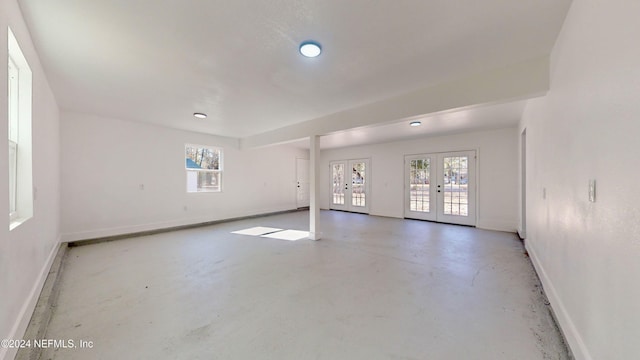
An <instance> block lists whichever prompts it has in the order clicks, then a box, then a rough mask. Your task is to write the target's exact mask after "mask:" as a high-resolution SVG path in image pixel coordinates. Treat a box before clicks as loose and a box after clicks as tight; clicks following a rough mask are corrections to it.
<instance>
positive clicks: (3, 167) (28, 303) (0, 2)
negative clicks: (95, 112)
mask: <svg viewBox="0 0 640 360" xmlns="http://www.w3.org/2000/svg"><path fill="white" fill-rule="evenodd" d="M0 9H1V10H2V11H0V53H1V54H2V55H1V56H0V58H1V60H0V68H2V69H7V58H8V56H7V27H8V26H9V27H11V30H12V31H13V33H14V35H15V37H16V39H17V40H18V43H19V45H20V48H21V50H22V53H23V54H24V56H25V58H26V59H27V62H28V63H29V67H30V68H31V71H32V74H33V79H32V90H33V96H32V164H33V188H34V189H33V190H34V202H33V206H34V208H33V209H34V214H33V217H32V218H30V219H29V220H27V221H26V222H24V223H22V224H21V225H20V226H18V227H17V228H15V229H13V230H11V231H9V217H8V216H7V215H5V216H4V217H3V218H2V220H1V221H0V235H1V236H0V292H1V293H2V295H1V296H0V338H2V339H20V338H22V335H23V334H24V331H25V329H26V326H27V324H28V322H29V319H30V318H31V313H32V312H33V309H34V307H35V304H36V301H37V298H38V295H39V294H40V290H41V289H42V285H43V284H44V280H45V278H46V276H47V273H48V271H49V267H50V264H51V261H52V260H53V256H54V255H55V251H56V249H57V244H58V241H59V237H58V235H59V219H60V192H59V190H60V172H59V167H60V160H59V159H60V156H59V154H60V143H59V110H58V105H57V103H56V100H55V97H54V95H53V92H52V91H51V89H50V87H49V83H48V81H47V78H46V76H45V73H44V70H43V68H42V66H41V64H40V60H39V58H38V54H37V52H36V50H35V48H34V46H33V43H32V41H31V38H30V36H29V31H28V29H27V27H26V25H25V24H24V20H23V18H22V14H21V13H20V8H19V6H18V3H17V2H16V1H14V0H0ZM0 84H5V85H4V86H0V98H1V99H7V86H6V84H7V71H6V70H3V71H0ZM7 111H8V110H7V102H6V101H0V114H5V115H4V116H2V117H1V118H2V119H6V114H7ZM0 138H2V139H7V125H6V123H3V125H2V126H0ZM7 149H8V147H7V146H0V189H8V188H9V184H8V179H9V175H8V163H7V160H8V158H9V155H8V153H7ZM8 197H9V196H8V192H3V195H2V199H3V200H2V204H3V206H4V209H5V210H4V213H5V214H8V213H9V211H8V210H9V201H8ZM15 352H16V349H5V348H0V359H5V358H6V359H12V358H13V357H14V355H15Z"/></svg>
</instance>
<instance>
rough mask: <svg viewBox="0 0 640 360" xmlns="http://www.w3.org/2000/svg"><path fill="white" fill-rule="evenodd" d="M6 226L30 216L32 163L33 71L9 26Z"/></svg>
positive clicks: (31, 206) (11, 226)
mask: <svg viewBox="0 0 640 360" xmlns="http://www.w3.org/2000/svg"><path fill="white" fill-rule="evenodd" d="M7 32H8V53H9V58H8V69H7V75H8V77H7V89H8V98H7V105H8V106H7V107H8V114H7V119H8V126H9V131H8V134H9V136H8V145H9V229H14V228H15V227H17V226H18V225H20V224H22V223H23V222H24V221H26V220H27V219H29V218H31V217H32V216H33V185H32V183H33V180H32V163H31V143H32V139H31V96H32V83H31V79H32V74H31V69H30V68H29V64H28V63H27V60H26V58H25V57H24V55H23V53H22V51H21V50H20V46H19V45H18V41H17V40H16V38H15V36H14V35H13V33H12V32H11V29H8V31H7Z"/></svg>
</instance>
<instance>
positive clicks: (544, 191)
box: [542, 188, 547, 200]
mask: <svg viewBox="0 0 640 360" xmlns="http://www.w3.org/2000/svg"><path fill="white" fill-rule="evenodd" d="M546 198H547V188H542V199H543V200H546Z"/></svg>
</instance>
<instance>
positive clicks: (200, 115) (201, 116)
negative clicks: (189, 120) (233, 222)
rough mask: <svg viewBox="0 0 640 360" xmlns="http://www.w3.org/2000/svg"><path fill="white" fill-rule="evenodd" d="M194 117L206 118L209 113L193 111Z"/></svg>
mask: <svg viewBox="0 0 640 360" xmlns="http://www.w3.org/2000/svg"><path fill="white" fill-rule="evenodd" d="M193 117H197V118H198V119H206V118H207V114H205V113H193Z"/></svg>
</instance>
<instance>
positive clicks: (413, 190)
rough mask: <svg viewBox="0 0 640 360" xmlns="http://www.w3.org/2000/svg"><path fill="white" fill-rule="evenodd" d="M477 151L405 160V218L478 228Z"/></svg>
mask: <svg viewBox="0 0 640 360" xmlns="http://www.w3.org/2000/svg"><path fill="white" fill-rule="evenodd" d="M475 169H476V154H475V151H459V152H451V153H437V154H421V155H407V156H405V210H404V217H405V218H410V219H422V220H431V221H439V222H446V223H451V224H461V225H475V224H476V214H475V209H476V205H475V199H476V193H475V190H476V186H475V181H476V177H475Z"/></svg>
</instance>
